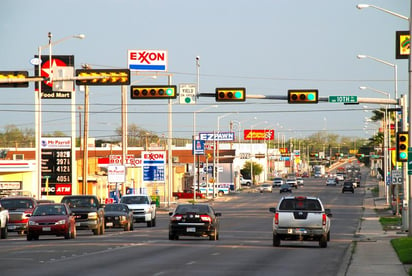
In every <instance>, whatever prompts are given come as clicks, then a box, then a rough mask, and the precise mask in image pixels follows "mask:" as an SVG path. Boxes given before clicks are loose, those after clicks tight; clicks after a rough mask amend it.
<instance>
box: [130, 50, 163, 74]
mask: <svg viewBox="0 0 412 276" xmlns="http://www.w3.org/2000/svg"><path fill="white" fill-rule="evenodd" d="M127 65H128V68H129V69H130V70H131V71H167V51H165V50H129V51H128V53H127Z"/></svg>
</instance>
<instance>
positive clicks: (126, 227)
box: [123, 222, 130, 231]
mask: <svg viewBox="0 0 412 276" xmlns="http://www.w3.org/2000/svg"><path fill="white" fill-rule="evenodd" d="M123 230H124V231H130V222H127V224H126V225H125V226H124V228H123Z"/></svg>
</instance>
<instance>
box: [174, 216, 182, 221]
mask: <svg viewBox="0 0 412 276" xmlns="http://www.w3.org/2000/svg"><path fill="white" fill-rule="evenodd" d="M182 217H183V216H182V215H174V216H173V217H172V220H174V221H179V220H182Z"/></svg>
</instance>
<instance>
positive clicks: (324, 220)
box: [322, 214, 326, 225]
mask: <svg viewBox="0 0 412 276" xmlns="http://www.w3.org/2000/svg"><path fill="white" fill-rule="evenodd" d="M322 225H326V214H323V215H322Z"/></svg>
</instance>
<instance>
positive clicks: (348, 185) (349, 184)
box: [342, 181, 355, 194]
mask: <svg viewBox="0 0 412 276" xmlns="http://www.w3.org/2000/svg"><path fill="white" fill-rule="evenodd" d="M344 192H352V194H353V193H354V192H355V188H354V186H353V181H345V182H343V186H342V193H344Z"/></svg>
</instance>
